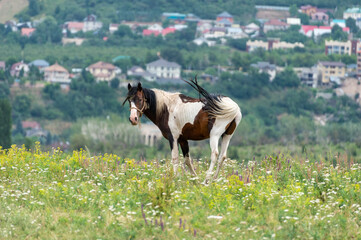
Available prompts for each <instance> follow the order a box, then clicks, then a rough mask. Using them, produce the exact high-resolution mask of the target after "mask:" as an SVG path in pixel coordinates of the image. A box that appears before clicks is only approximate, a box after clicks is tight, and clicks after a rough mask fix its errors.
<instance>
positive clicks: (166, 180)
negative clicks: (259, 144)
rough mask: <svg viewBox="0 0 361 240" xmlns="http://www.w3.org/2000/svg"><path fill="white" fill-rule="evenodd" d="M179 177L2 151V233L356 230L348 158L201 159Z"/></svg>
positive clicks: (109, 160)
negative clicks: (215, 166) (217, 173)
mask: <svg viewBox="0 0 361 240" xmlns="http://www.w3.org/2000/svg"><path fill="white" fill-rule="evenodd" d="M194 165H195V168H196V172H197V173H198V175H199V178H194V177H192V176H191V175H190V174H189V172H188V170H187V169H180V170H179V171H180V172H179V174H178V175H179V176H175V175H174V173H173V171H172V166H171V165H170V161H169V160H167V159H154V160H150V159H141V160H137V159H122V158H120V157H119V156H117V155H112V154H104V155H101V156H92V155H90V154H89V153H87V152H85V151H82V150H81V151H74V152H73V153H72V154H64V153H63V152H61V151H59V150H53V151H51V152H42V151H40V150H39V146H37V148H35V149H34V150H33V151H28V150H26V149H25V148H16V147H15V146H14V147H13V148H11V149H9V150H0V236H2V238H3V239H24V238H27V239H38V238H40V239H150V238H157V239H183V238H185V239H191V238H201V239H204V238H216V239H230V238H237V239H251V238H253V239H263V238H264V239H273V238H277V239H290V238H301V239H307V238H317V239H332V238H333V239H340V238H344V239H350V238H357V237H359V236H360V234H361V233H360V227H359V226H360V224H361V205H360V203H361V194H360V185H361V171H360V170H361V165H360V164H358V163H355V162H354V160H353V158H351V157H349V156H348V155H346V154H345V155H331V154H329V155H327V156H311V155H310V154H309V155H308V157H306V156H299V157H297V156H296V157H291V156H290V155H287V154H283V153H274V154H270V155H267V156H263V157H262V158H255V159H253V160H252V161H248V162H237V161H235V160H227V162H226V164H225V166H224V169H223V170H222V172H221V177H220V179H218V180H217V181H213V182H212V183H211V184H210V185H209V186H204V185H202V184H201V181H202V180H203V179H204V177H205V171H206V169H207V167H208V159H203V160H202V161H199V162H195V164H194Z"/></svg>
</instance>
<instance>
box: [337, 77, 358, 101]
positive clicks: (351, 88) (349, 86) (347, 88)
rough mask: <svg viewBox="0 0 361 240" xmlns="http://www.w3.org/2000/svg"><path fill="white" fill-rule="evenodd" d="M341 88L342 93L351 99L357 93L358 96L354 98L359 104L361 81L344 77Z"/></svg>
mask: <svg viewBox="0 0 361 240" xmlns="http://www.w3.org/2000/svg"><path fill="white" fill-rule="evenodd" d="M341 89H342V90H343V93H344V94H346V95H347V96H349V97H350V98H352V99H355V95H356V94H357V93H358V94H359V96H360V97H359V98H358V99H357V100H356V102H358V104H360V105H361V81H359V80H357V79H356V78H346V79H345V81H344V82H343V83H342V87H341Z"/></svg>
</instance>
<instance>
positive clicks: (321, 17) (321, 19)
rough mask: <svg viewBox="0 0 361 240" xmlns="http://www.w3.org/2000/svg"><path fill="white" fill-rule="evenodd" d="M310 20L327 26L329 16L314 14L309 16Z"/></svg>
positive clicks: (320, 13)
mask: <svg viewBox="0 0 361 240" xmlns="http://www.w3.org/2000/svg"><path fill="white" fill-rule="evenodd" d="M311 20H312V21H317V22H322V23H323V24H327V23H328V20H329V16H328V15H327V14H326V13H324V12H315V13H312V14H311Z"/></svg>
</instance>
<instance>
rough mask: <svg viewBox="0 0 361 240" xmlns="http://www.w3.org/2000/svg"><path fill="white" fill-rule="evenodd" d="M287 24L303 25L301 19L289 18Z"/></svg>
mask: <svg viewBox="0 0 361 240" xmlns="http://www.w3.org/2000/svg"><path fill="white" fill-rule="evenodd" d="M286 22H287V24H288V25H301V19H300V18H287V19H286Z"/></svg>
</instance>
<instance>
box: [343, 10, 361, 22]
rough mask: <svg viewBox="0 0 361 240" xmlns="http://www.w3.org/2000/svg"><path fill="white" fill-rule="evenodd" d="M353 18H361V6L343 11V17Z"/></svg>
mask: <svg viewBox="0 0 361 240" xmlns="http://www.w3.org/2000/svg"><path fill="white" fill-rule="evenodd" d="M347 18H353V19H355V20H357V19H361V7H354V8H348V9H346V11H344V12H343V19H347Z"/></svg>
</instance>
